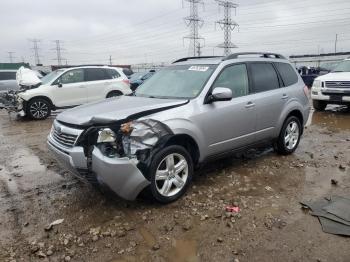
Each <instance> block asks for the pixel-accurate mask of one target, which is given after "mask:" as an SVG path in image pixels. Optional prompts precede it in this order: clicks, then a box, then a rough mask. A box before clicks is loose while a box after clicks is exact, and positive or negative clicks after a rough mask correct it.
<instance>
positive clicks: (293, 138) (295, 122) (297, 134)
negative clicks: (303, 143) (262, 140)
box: [275, 116, 303, 155]
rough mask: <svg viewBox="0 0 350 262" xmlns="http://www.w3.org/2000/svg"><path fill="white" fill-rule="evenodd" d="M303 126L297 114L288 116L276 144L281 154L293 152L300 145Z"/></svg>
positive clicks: (276, 148)
mask: <svg viewBox="0 0 350 262" xmlns="http://www.w3.org/2000/svg"><path fill="white" fill-rule="evenodd" d="M302 128H303V127H302V125H301V123H300V120H299V118H297V117H295V116H290V117H288V118H287V120H286V121H285V122H284V124H283V126H282V129H281V132H280V135H279V137H278V140H277V142H276V144H275V150H276V152H277V153H279V154H281V155H289V154H292V153H293V152H294V151H295V150H296V149H297V147H298V145H299V142H300V138H301V134H302Z"/></svg>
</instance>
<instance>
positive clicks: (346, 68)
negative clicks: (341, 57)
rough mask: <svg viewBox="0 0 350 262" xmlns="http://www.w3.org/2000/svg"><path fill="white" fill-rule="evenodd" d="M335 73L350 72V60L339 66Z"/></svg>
mask: <svg viewBox="0 0 350 262" xmlns="http://www.w3.org/2000/svg"><path fill="white" fill-rule="evenodd" d="M333 72H350V60H345V61H343V62H341V63H340V64H338V65H337V66H336V67H335V68H334V70H333Z"/></svg>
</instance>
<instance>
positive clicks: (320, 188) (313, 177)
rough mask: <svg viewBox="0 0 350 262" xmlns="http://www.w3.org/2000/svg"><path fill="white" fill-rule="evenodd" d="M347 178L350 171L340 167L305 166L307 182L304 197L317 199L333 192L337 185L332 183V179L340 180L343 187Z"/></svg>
mask: <svg viewBox="0 0 350 262" xmlns="http://www.w3.org/2000/svg"><path fill="white" fill-rule="evenodd" d="M346 178H349V171H341V170H339V169H338V168H327V167H323V168H322V169H321V168H314V167H306V168H305V183H304V189H303V197H304V199H316V198H320V197H324V196H328V195H330V194H332V191H333V190H335V189H336V188H337V187H335V186H334V185H332V184H331V179H335V180H337V181H338V183H339V185H338V187H341V186H342V185H343V184H345V183H343V182H344V180H345V179H346Z"/></svg>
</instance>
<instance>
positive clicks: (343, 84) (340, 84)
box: [326, 81, 350, 88]
mask: <svg viewBox="0 0 350 262" xmlns="http://www.w3.org/2000/svg"><path fill="white" fill-rule="evenodd" d="M326 87H329V88H350V81H326Z"/></svg>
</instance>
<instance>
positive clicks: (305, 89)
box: [304, 86, 309, 97]
mask: <svg viewBox="0 0 350 262" xmlns="http://www.w3.org/2000/svg"><path fill="white" fill-rule="evenodd" d="M304 94H305V96H306V97H309V88H308V87H307V86H304Z"/></svg>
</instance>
